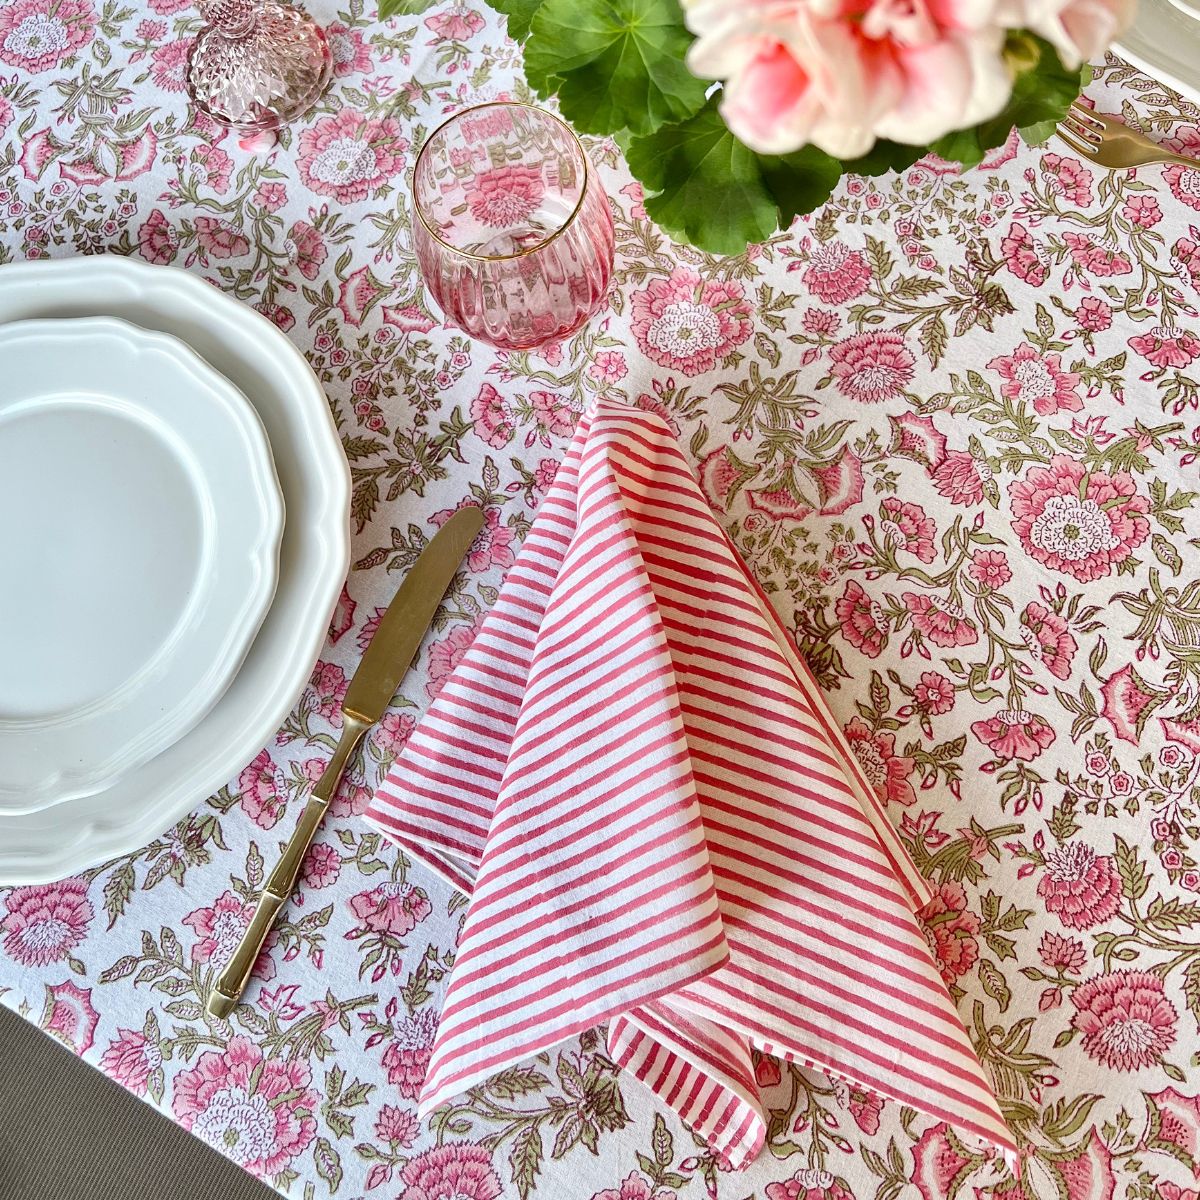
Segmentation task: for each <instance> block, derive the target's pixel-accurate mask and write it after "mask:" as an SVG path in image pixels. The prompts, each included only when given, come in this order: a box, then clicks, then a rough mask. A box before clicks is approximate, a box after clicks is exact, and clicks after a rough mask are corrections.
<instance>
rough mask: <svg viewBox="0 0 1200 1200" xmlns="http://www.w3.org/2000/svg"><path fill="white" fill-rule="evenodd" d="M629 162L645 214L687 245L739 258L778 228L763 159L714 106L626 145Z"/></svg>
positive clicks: (775, 208) (714, 104)
mask: <svg viewBox="0 0 1200 1200" xmlns="http://www.w3.org/2000/svg"><path fill="white" fill-rule="evenodd" d="M627 158H628V162H629V169H630V170H631V171H632V172H633V173H634V175H636V176H637V177H638V179H640V180H641V181H642V184H643V186H644V187H645V189H646V192H647V199H646V212H647V213H649V214H650V216H652V217H653V218H654V219H655V220H656V221H657V222H658V223H659V224H660V225H661V226H662V227H663V228H664V229H665V230H667V232H668V233H671V234H674V235H676V236H677V237H679V238H680V239H681V240H683V241H687V242H690V243H691V244H692V245H693V246H698V247H700V249H702V250H708V251H710V252H712V253H714V254H737V253H739V252H740V251H742V250H744V249H745V248H746V245H747V243H749V242H759V241H762V240H763V239H764V238H767V237H770V236H771V234H773V233H774V232H775V230H776V229H777V228H778V225H779V210H778V208H777V206H776V203H775V200H774V198H773V197H772V195H771V192H770V190H769V189H768V185H767V182H766V180H765V178H764V177H763V172H762V169H761V165H760V164H761V161H762V160H760V158H759V156H758V155H756V154H755V153H754V152H753V151H751V150H749V149H747V148H746V147H745V146H743V145H742V143H741V142H739V141H738V140H737V138H735V137H734V136H733V134H732V133H730V132H729V130H728V128H727V127H726V125H725V122H724V121H723V120H721V115H720V114H719V113H718V112H717V106H716V101H715V100H710V101H709V102H708V104H706V105H705V106H704V108H703V109H702V110H701V111H700V112H699V113H697V114H696V115H695V116H694V117H691V118H689V119H688V120H686V121H682V122H680V123H678V124H675V125H665V126H663V128H661V129H658V130H656V131H655V132H654V133H651V134H648V135H645V136H641V137H634V138H631V139H630V141H629V147H628V151H627ZM831 161H832V160H831ZM652 192H657V193H658V195H650V193H652Z"/></svg>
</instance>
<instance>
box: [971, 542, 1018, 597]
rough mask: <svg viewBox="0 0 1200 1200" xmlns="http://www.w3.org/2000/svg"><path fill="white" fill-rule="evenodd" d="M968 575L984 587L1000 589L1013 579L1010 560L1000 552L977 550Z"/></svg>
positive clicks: (972, 556)
mask: <svg viewBox="0 0 1200 1200" xmlns="http://www.w3.org/2000/svg"><path fill="white" fill-rule="evenodd" d="M967 573H968V574H969V575H970V576H971V578H972V579H974V580H975V582H976V583H978V584H979V585H980V586H982V587H989V588H1000V587H1003V586H1004V585H1005V584H1006V583H1007V582H1008V581H1009V580H1010V579H1011V578H1012V570H1011V568H1010V567H1009V565H1008V559H1007V558H1005V557H1004V555H1003V554H1002V553H1001V552H1000V551H999V550H976V551H975V553H974V554H972V555H971V565H970V566H969V567H968V568H967Z"/></svg>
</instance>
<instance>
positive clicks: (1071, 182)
mask: <svg viewBox="0 0 1200 1200" xmlns="http://www.w3.org/2000/svg"><path fill="white" fill-rule="evenodd" d="M1042 174H1043V175H1045V176H1047V177H1048V178H1049V179H1052V180H1053V181H1054V190H1056V191H1057V192H1058V193H1059V194H1060V195H1061V196H1062V197H1063V199H1064V200H1066V201H1067V202H1068V203H1069V204H1070V205H1071V206H1072V207H1074V208H1087V206H1088V205H1089V204H1091V202H1092V174H1091V172H1090V171H1089V170H1087V168H1086V167H1084V165H1083V164H1082V163H1081V162H1080V161H1079V159H1077V158H1064V157H1063V156H1062V155H1060V154H1043V155H1042Z"/></svg>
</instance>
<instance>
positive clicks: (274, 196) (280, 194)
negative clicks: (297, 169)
mask: <svg viewBox="0 0 1200 1200" xmlns="http://www.w3.org/2000/svg"><path fill="white" fill-rule="evenodd" d="M287 198H288V194H287V188H285V187H284V186H283V184H282V183H262V184H259V186H258V190H257V191H256V192H255V193H254V203H255V204H257V205H258V206H259V208H263V209H266V211H267V212H272V213H273V212H278V211H279V210H280V209H281V208H282V207H283V206H284V205H285V204H286V203H287Z"/></svg>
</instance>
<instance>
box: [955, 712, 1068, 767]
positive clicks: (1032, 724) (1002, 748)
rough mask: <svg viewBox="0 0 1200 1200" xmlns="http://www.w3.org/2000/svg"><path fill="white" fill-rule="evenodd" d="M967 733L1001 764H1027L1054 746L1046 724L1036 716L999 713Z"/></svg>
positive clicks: (979, 723)
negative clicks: (1018, 762)
mask: <svg viewBox="0 0 1200 1200" xmlns="http://www.w3.org/2000/svg"><path fill="white" fill-rule="evenodd" d="M971 732H972V733H973V734H974V735H975V736H976V737H977V738H978V739H979V740H980V741H981V742H982V743H983V744H984V745H985V746H986V747H987V748H988V749H989V750H990V751H991V752H992V753H993V754H994V755H995V756H996V757H997V758H998V759H1001V760H1002V761H1003V762H1010V761H1011V760H1013V759H1018V760H1019V761H1021V762H1029V761H1030V759H1034V758H1037V756H1038V755H1039V754H1041V753H1042V751H1043V750H1045V749H1046V748H1047V747H1048V746H1050V745H1051V744H1052V743H1053V742H1054V738H1055V733H1054V730H1053V728H1052V727H1051V726H1050V724H1049V723H1048V722H1047V721H1046V720H1045V719H1044V718H1042V717H1039V716H1038V715H1037V714H1036V713H1031V712H1025V711H1024V710H1023V709H1002V710H1001V711H1000V712H998V713H997V714H996V715H995V716H994V717H988V718H987V720H985V721H975V722H973V723H972V725H971Z"/></svg>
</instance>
